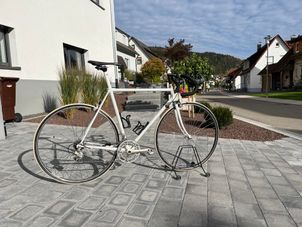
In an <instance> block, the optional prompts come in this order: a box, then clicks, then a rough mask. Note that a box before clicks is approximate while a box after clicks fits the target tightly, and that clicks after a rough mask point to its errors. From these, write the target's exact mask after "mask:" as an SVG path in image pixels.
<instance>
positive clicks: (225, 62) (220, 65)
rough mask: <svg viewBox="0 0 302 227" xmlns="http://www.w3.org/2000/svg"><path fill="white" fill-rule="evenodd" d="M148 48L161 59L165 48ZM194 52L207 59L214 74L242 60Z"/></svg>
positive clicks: (221, 72)
mask: <svg viewBox="0 0 302 227" xmlns="http://www.w3.org/2000/svg"><path fill="white" fill-rule="evenodd" d="M149 48H150V49H151V51H152V52H154V53H155V54H156V55H158V56H159V57H160V58H162V59H163V58H164V49H165V48H163V47H149ZM194 53H196V54H198V55H200V56H203V57H206V58H207V59H208V61H209V64H211V65H212V66H213V67H214V74H215V75H223V74H226V73H227V71H228V70H230V69H232V68H235V67H238V66H239V65H240V63H241V61H242V60H241V59H239V58H236V57H234V56H231V55H225V54H218V53H213V52H204V53H198V52H194Z"/></svg>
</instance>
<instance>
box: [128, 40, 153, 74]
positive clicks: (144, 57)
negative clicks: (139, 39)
mask: <svg viewBox="0 0 302 227" xmlns="http://www.w3.org/2000/svg"><path fill="white" fill-rule="evenodd" d="M130 45H134V46H135V51H136V52H137V53H138V54H139V56H140V57H141V58H142V64H137V72H141V68H142V66H143V64H145V63H146V62H147V61H149V58H148V57H147V56H146V55H145V53H144V52H143V51H142V49H141V48H140V47H139V46H137V44H136V43H135V42H133V40H130Z"/></svg>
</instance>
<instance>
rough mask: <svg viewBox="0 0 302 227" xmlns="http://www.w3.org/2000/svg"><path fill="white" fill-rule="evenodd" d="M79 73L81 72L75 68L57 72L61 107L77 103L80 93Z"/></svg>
mask: <svg viewBox="0 0 302 227" xmlns="http://www.w3.org/2000/svg"><path fill="white" fill-rule="evenodd" d="M81 73H82V71H80V70H78V69H75V68H70V69H62V70H61V71H60V72H59V91H60V96H61V104H62V105H66V104H70V103H75V102H78V98H79V95H78V94H79V91H80V81H79V75H80V74H81Z"/></svg>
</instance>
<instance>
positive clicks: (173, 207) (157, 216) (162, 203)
mask: <svg viewBox="0 0 302 227" xmlns="http://www.w3.org/2000/svg"><path fill="white" fill-rule="evenodd" d="M181 203H182V202H181V201H180V200H178V201H173V200H166V199H164V198H162V199H160V200H159V201H158V203H157V204H156V206H155V208H154V211H153V213H152V216H151V218H150V220H149V222H148V225H147V226H152V227H159V226H163V227H164V226H167V227H168V226H177V224H178V220H179V217H180V209H181Z"/></svg>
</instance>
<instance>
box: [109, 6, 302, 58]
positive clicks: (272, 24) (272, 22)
mask: <svg viewBox="0 0 302 227" xmlns="http://www.w3.org/2000/svg"><path fill="white" fill-rule="evenodd" d="M114 2H115V17H116V26H117V27H119V28H121V29H122V30H124V31H125V32H127V33H128V34H130V35H133V36H135V37H136V38H138V39H140V40H141V41H143V42H144V43H146V44H148V45H157V46H165V45H167V40H168V38H172V37H175V38H176V39H181V38H183V39H185V41H186V42H187V43H191V44H192V45H193V50H194V51H199V52H205V51H211V52H216V53H223V54H230V55H233V56H236V57H240V58H242V59H243V58H246V57H248V56H249V55H251V54H252V53H254V52H255V51H256V45H257V43H259V42H262V43H264V39H263V38H264V37H265V36H266V35H271V36H274V35H276V34H280V35H281V37H282V38H283V39H285V40H286V39H289V38H290V37H291V35H293V34H296V35H298V34H302V29H301V28H302V26H301V25H302V14H301V9H302V0H130V1H127V0H114Z"/></svg>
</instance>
